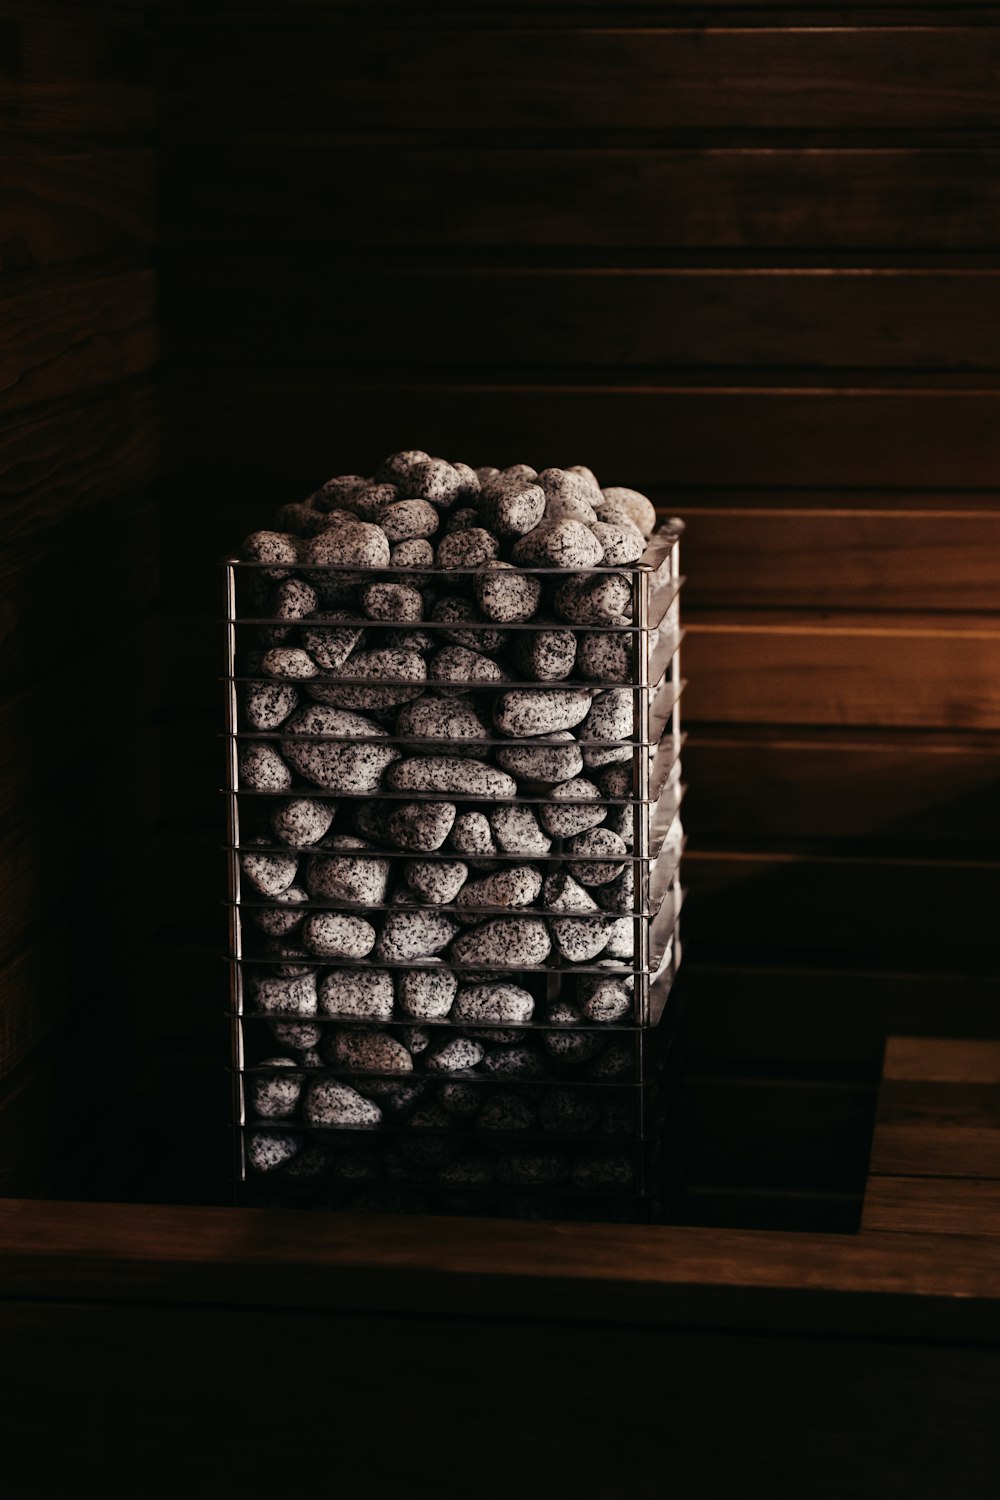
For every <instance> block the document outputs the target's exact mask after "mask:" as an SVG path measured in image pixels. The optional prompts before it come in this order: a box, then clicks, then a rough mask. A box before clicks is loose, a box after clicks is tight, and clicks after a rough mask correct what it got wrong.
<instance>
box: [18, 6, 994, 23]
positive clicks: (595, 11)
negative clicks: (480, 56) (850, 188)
mask: <svg viewBox="0 0 1000 1500" xmlns="http://www.w3.org/2000/svg"><path fill="white" fill-rule="evenodd" d="M30 3H31V0H7V4H8V5H9V6H13V7H14V8H15V10H19V9H23V8H25V7H26V5H28V4H30ZM36 3H39V4H41V3H42V0H36ZM44 3H45V4H46V5H47V6H48V7H49V8H50V9H53V10H55V9H57V8H65V7H71V6H72V4H73V0H44ZM102 3H103V4H104V5H107V6H112V7H113V6H114V0H102ZM127 3H128V0H122V4H123V5H125V4H127ZM133 3H135V0H133ZM147 8H148V11H149V14H150V17H151V19H152V21H153V22H154V23H155V24H156V25H158V26H164V25H170V24H181V25H183V24H186V23H188V22H190V21H197V20H200V19H203V17H204V8H203V7H202V6H200V5H199V4H198V3H197V0H152V3H151V4H149V5H148V7H147ZM212 10H213V14H214V15H216V16H218V15H222V16H225V17H227V18H228V19H230V20H232V21H233V22H239V23H241V24H244V25H248V26H252V25H257V24H262V25H265V26H267V25H271V24H273V22H274V21H275V20H276V19H278V18H280V17H282V16H283V17H285V18H291V17H293V16H294V17H295V18H298V17H302V18H307V19H308V21H309V23H310V24H311V25H319V24H320V23H322V22H323V21H328V22H329V23H330V24H331V25H333V26H343V25H345V24H346V23H347V22H348V21H349V20H351V19H357V20H363V19H364V15H365V12H366V11H373V12H375V13H377V14H380V15H382V14H385V15H387V16H388V17H389V18H391V20H392V21H393V22H394V23H395V22H396V21H398V20H400V19H401V18H404V17H413V19H414V21H415V24H417V25H418V26H425V25H427V24H428V23H430V22H434V21H441V22H442V23H445V24H455V23H456V22H461V23H462V24H463V25H467V24H469V23H470V22H471V21H472V20H477V21H478V20H482V23H483V24H484V25H486V26H489V27H494V26H496V25H498V24H499V25H509V24H511V20H512V18H516V21H517V24H518V25H519V26H527V25H530V24H531V21H532V19H533V18H534V17H541V20H540V22H539V24H540V25H543V26H560V25H567V26H578V25H581V24H584V21H586V22H588V23H592V22H593V18H594V16H595V15H596V16H600V17H601V18H602V24H604V18H607V20H608V21H613V22H614V24H616V25H621V26H628V25H637V26H640V27H642V28H645V27H647V26H648V25H649V24H650V22H651V21H653V22H655V23H658V24H664V23H665V21H666V20H670V21H673V20H674V19H675V18H676V17H685V18H689V19H690V18H693V17H695V16H702V15H705V14H708V15H711V17H712V25H713V26H728V25H730V24H738V25H741V26H743V25H760V24H766V25H768V26H776V25H780V24H786V22H787V24H790V25H808V24H812V25H816V24H819V23H820V22H821V21H825V22H827V23H828V24H829V23H830V20H831V18H830V14H829V13H830V12H831V11H832V12H833V13H834V16H835V17H843V16H847V17H850V19H851V22H852V23H853V24H857V18H858V16H859V15H861V16H865V15H869V16H875V17H878V18H879V21H880V22H881V21H884V20H885V18H887V17H890V16H893V15H898V16H899V17H900V23H901V24H903V25H907V24H909V25H913V24H918V23H933V22H935V21H936V22H938V23H940V24H945V23H949V22H950V23H952V24H954V22H955V20H956V18H957V17H960V18H961V20H962V22H963V24H965V23H967V22H969V21H972V20H974V19H975V18H977V17H978V18H980V19H983V20H986V21H988V20H989V19H990V18H991V16H992V13H993V6H992V4H991V0H960V3H956V4H951V5H949V4H946V3H944V0H571V3H567V0H531V3H530V5H528V4H526V3H524V0H521V3H514V4H510V3H508V4H506V5H504V4H500V3H499V0H466V3H465V4H462V5H460V4H458V3H457V0H436V3H435V4H432V5H429V4H427V0H366V3H365V4H364V5H362V4H361V3H360V0H294V3H292V4H290V3H289V0H215V3H214V5H213V7H212ZM741 12H742V15H741V14H740V13H741ZM729 13H732V15H730V14H729ZM748 16H749V20H748V19H747V17H748ZM734 17H735V21H734V19H733V18H734ZM762 17H765V18H766V20H763V21H762V20H761V18H762ZM806 18H808V19H806Z"/></svg>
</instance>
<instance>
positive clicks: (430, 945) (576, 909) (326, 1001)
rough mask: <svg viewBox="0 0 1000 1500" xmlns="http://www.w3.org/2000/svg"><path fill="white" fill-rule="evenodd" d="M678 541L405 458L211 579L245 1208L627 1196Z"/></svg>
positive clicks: (675, 657)
mask: <svg viewBox="0 0 1000 1500" xmlns="http://www.w3.org/2000/svg"><path fill="white" fill-rule="evenodd" d="M679 532H680V523H678V522H671V523H668V524H667V525H665V526H663V527H661V528H660V530H659V531H657V530H656V515H655V512H654V509H653V506H652V505H651V504H650V502H649V500H648V499H646V497H645V496H643V495H641V494H639V493H637V492H636V491H634V490H629V489H621V488H610V489H602V488H601V487H600V485H599V484H598V481H597V480H596V478H595V477H594V475H593V474H592V472H591V471H590V470H589V469H586V468H584V467H582V466H577V467H574V468H569V469H565V470H560V469H547V470H544V471H543V472H542V473H540V474H539V473H536V471H535V470H534V469H531V468H529V467H528V466H526V465H523V464H518V465H515V466H514V467H513V468H508V469H505V470H502V471H501V470H497V469H490V468H481V469H475V470H474V469H471V468H469V467H468V466H467V465H465V464H461V463H449V462H446V461H444V460H442V459H436V458H431V457H429V456H428V455H427V454H426V453H422V452H407V453H397V454H393V455H392V456H391V457H390V458H388V459H387V460H386V461H385V462H384V463H383V464H382V465H381V466H380V468H379V469H378V470H377V472H376V473H375V475H374V477H373V478H370V479H366V478H361V477H359V476H356V475H347V476H339V477H338V478H335V479H331V480H329V481H328V482H327V483H326V484H325V485H323V486H322V488H321V489H319V490H317V491H316V493H315V494H314V495H312V496H310V497H309V499H308V500H307V501H305V502H303V503H297V504H290V505H285V506H283V507H282V509H281V510H279V512H278V514H277V515H276V516H275V518H274V520H273V523H272V529H268V530H263V531H257V532H254V533H253V534H252V535H251V536H249V537H248V538H247V539H246V541H245V542H244V544H243V547H242V548H241V551H240V556H239V558H238V559H234V560H233V561H231V562H230V563H228V564H227V588H228V600H229V611H228V613H229V624H228V627H227V628H228V632H229V636H228V638H229V646H230V660H229V674H230V691H229V700H230V710H231V711H230V726H229V727H230V747H231V755H230V763H231V783H230V792H229V807H230V835H231V838H230V843H231V898H232V940H233V1002H234V1003H233V1034H234V1063H235V1069H234V1072H235V1078H236V1082H237V1092H236V1100H235V1103H236V1111H237V1140H238V1176H239V1177H240V1179H241V1180H242V1181H244V1182H245V1183H246V1185H247V1190H248V1193H249V1196H250V1197H251V1200H252V1201H255V1202H256V1201H269V1202H274V1201H289V1202H295V1203H315V1204H317V1205H321V1206H330V1207H341V1208H359V1209H389V1210H411V1211H444V1212H455V1213H458V1212H471V1213H478V1214H483V1213H498V1214H517V1215H538V1216H545V1217H552V1216H557V1217H574V1216H580V1217H612V1218H614V1217H618V1218H627V1217H634V1216H636V1215H637V1214H638V1215H640V1216H644V1215H648V1214H649V1213H650V1212H651V1211H654V1205H655V1204H656V1202H657V1200H658V1197H659V1195H660V1193H661V1190H662V1181H663V1153H662V1148H661V1135H662V1122H663V1116H664V1110H665V1105H666V1102H667V1101H666V1097H665V1095H666V1092H667V1091H666V1090H665V1087H664V1070H663V1055H664V1048H663V1046H662V1045H661V1042H662V1039H663V1036H664V1034H665V1032H666V1028H665V1027H664V1028H660V1027H657V1025H656V1022H657V1021H658V1019H659V1016H660V1014H661V1012H662V1010H663V1005H664V1001H665V999H666V996H667V994H668V992H669V989H670V985H671V983H672V979H673V975H674V973H675V971H676V966H677V962H678V960H679V943H678V939H677V935H676V923H677V915H678V911H679V906H680V885H679V874H678V867H679V859H680V852H681V839H682V835H681V828H680V819H679V811H678V809H679V802H680V779H679V772H680V765H679V758H678V755H679V746H680V727H679V709H678V699H679V695H680V690H681V681H680V676H679V651H678V645H679V629H678V615H677V596H678V590H679V586H680V577H679V571H678V537H679Z"/></svg>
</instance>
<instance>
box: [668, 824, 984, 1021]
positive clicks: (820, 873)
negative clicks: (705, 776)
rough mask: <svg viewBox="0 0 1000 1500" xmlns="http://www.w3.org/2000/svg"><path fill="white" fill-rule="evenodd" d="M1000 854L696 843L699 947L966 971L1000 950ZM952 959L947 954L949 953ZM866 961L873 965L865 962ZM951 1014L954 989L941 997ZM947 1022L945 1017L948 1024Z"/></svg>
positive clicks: (691, 864)
mask: <svg viewBox="0 0 1000 1500" xmlns="http://www.w3.org/2000/svg"><path fill="white" fill-rule="evenodd" d="M998 877H1000V863H997V862H990V861H986V860H951V859H934V858H926V859H917V858H912V859H893V858H872V857H867V858H856V857H852V856H851V855H849V854H845V855H841V856H837V855H829V854H825V853H818V854H817V853H814V852H812V851H810V850H808V849H804V850H801V851H800V852H798V853H767V852H761V851H754V852H751V853H732V852H728V851H726V852H723V851H720V852H714V851H711V850H706V849H703V848H691V847H690V846H689V848H688V851H687V856H686V859H685V864H684V879H685V884H687V885H689V886H690V890H691V899H690V901H689V902H688V903H687V904H686V906H685V913H684V915H685V931H686V932H687V935H688V937H689V939H690V940H691V944H692V947H694V945H695V943H697V944H698V946H699V948H702V949H705V950H711V951H713V952H718V953H725V954H733V953H737V954H738V955H739V956H740V958H741V959H743V960H745V959H747V958H748V957H750V956H751V955H752V954H753V953H754V952H757V953H758V954H760V953H761V952H762V951H763V952H765V953H766V952H768V951H770V952H778V951H783V952H785V953H786V954H787V955H788V956H789V958H791V959H793V960H794V958H795V956H798V957H799V959H800V961H801V959H802V957H804V956H805V955H807V954H811V955H814V956H819V955H823V956H824V957H827V958H829V956H830V955H831V954H833V953H837V954H841V955H856V956H860V955H879V956H890V957H893V958H895V959H897V960H902V961H903V963H902V964H901V965H900V966H901V967H903V966H907V967H908V966H913V967H918V965H919V964H920V963H927V962H934V963H935V967H943V968H947V966H948V965H947V960H949V959H950V960H951V961H952V962H953V964H954V965H955V967H956V969H957V970H958V972H961V971H962V970H963V968H964V967H966V966H969V965H970V964H974V963H976V962H977V961H978V962H980V963H982V962H983V961H986V962H990V961H993V960H995V956H996V945H995V943H994V940H993V935H992V925H993V919H992V916H991V913H992V910H993V907H994V904H995V899H996V898H995V891H996V885H997V880H998ZM942 961H943V962H942ZM862 967H863V965H862ZM941 1001H942V1005H941V1009H942V1021H945V1020H946V1014H947V1004H946V996H944V995H942V997H941ZM946 1029H947V1028H946V1027H945V1030H946Z"/></svg>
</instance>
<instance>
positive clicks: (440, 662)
mask: <svg viewBox="0 0 1000 1500" xmlns="http://www.w3.org/2000/svg"><path fill="white" fill-rule="evenodd" d="M429 676H430V680H431V682H433V683H435V684H436V686H437V688H438V691H439V692H446V691H447V690H446V688H445V687H444V686H443V684H445V683H449V684H452V683H453V684H456V685H457V686H458V690H459V691H462V690H463V689H464V688H466V687H467V686H468V685H469V684H470V683H482V682H489V683H495V682H504V681H506V674H505V673H504V671H503V668H502V667H498V666H497V664H496V662H495V661H492V660H491V659H490V657H488V656H484V655H483V654H482V652H480V651H470V650H469V649H468V648H467V647H465V646H443V647H442V648H441V650H440V651H439V652H438V653H437V655H436V656H432V657H431V662H430V668H429Z"/></svg>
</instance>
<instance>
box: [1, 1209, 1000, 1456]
mask: <svg viewBox="0 0 1000 1500" xmlns="http://www.w3.org/2000/svg"><path fill="white" fill-rule="evenodd" d="M0 1250H2V1254H3V1263H4V1272H5V1279H6V1280H5V1284H6V1288H7V1295H8V1298H9V1299H12V1298H15V1297H19V1298H41V1297H46V1296H51V1297H60V1298H64V1299H75V1300H87V1301H91V1302H93V1303H95V1304H104V1305H111V1304H114V1303H116V1302H121V1301H122V1300H125V1301H128V1302H129V1303H133V1304H137V1303H155V1304H160V1305H163V1306H169V1307H174V1308H176V1306H177V1305H178V1304H180V1303H184V1304H187V1305H188V1306H200V1305H208V1306H212V1305H217V1304H218V1303H219V1300H220V1297H224V1300H225V1303H226V1305H227V1306H229V1307H231V1308H234V1309H238V1310H239V1312H240V1317H241V1318H242V1319H243V1322H244V1326H248V1324H247V1317H248V1312H249V1310H250V1309H252V1308H254V1307H258V1308H276V1307H284V1308H289V1309H291V1308H299V1309H302V1310H303V1311H305V1312H308V1313H309V1314H310V1315H312V1314H314V1313H315V1312H317V1311H318V1310H320V1309H326V1310H329V1311H333V1310H335V1309H339V1310H340V1311H343V1312H350V1313H355V1314H356V1313H359V1312H365V1311H374V1312H377V1313H378V1314H380V1315H383V1316H384V1315H389V1314H393V1313H397V1314H398V1313H405V1314H413V1313H416V1314H418V1315H420V1316H426V1315H428V1314H429V1315H432V1316H434V1315H436V1316H440V1315H441V1314H450V1315H458V1316H463V1315H464V1316H472V1315H477V1314H478V1315H480V1316H487V1317H493V1318H498V1319H501V1320H503V1319H505V1318H510V1317H514V1316H516V1317H517V1318H518V1319H521V1320H523V1319H524V1318H526V1317H528V1316H529V1315H541V1316H544V1317H546V1318H557V1319H560V1320H565V1319H572V1318H576V1319H582V1320H583V1321H585V1322H588V1323H593V1324H602V1323H609V1322H610V1323H624V1322H634V1323H636V1324H639V1325H640V1326H641V1327H643V1328H652V1327H664V1326H671V1325H673V1326H678V1327H693V1328H695V1329H698V1330H704V1329H705V1328H709V1327H715V1328H720V1327H721V1328H729V1329H736V1328H741V1329H744V1330H747V1331H749V1330H751V1329H754V1328H756V1329H761V1328H770V1329H779V1328H780V1329H782V1330H786V1331H789V1332H792V1333H794V1334H795V1335H796V1338H795V1340H794V1346H793V1347H794V1349H795V1350H796V1351H799V1350H800V1349H801V1335H802V1334H803V1333H805V1332H806V1331H811V1332H819V1331H823V1332H828V1333H836V1334H837V1335H838V1336H839V1337H841V1338H843V1337H846V1336H850V1335H851V1334H856V1333H862V1334H864V1335H866V1336H867V1337H869V1338H870V1337H880V1336H890V1335H894V1336H897V1337H898V1336H900V1335H902V1336H904V1337H905V1338H907V1339H915V1338H920V1337H923V1338H930V1337H938V1338H947V1337H951V1338H957V1337H964V1338H967V1339H969V1340H971V1341H972V1342H974V1343H983V1342H986V1343H991V1342H995V1340H996V1337H997V1331H998V1326H1000V1325H998V1319H997V1309H996V1307H995V1306H994V1302H995V1300H996V1299H997V1298H998V1297H1000V1277H998V1271H997V1263H996V1247H995V1245H994V1244H993V1243H992V1242H991V1241H989V1240H979V1239H978V1238H975V1237H973V1238H970V1239H969V1240H968V1241H967V1242H965V1243H963V1244H961V1245H956V1246H955V1247H954V1248H953V1249H952V1251H951V1253H950V1254H949V1255H948V1256H942V1255H941V1253H940V1243H939V1241H938V1240H937V1239H936V1237H935V1236H933V1235H914V1236H912V1238H911V1239H910V1240H909V1242H908V1243H906V1244H903V1243H901V1242H900V1240H899V1238H898V1236H896V1235H881V1234H870V1235H865V1236H863V1237H858V1236H853V1235H835V1236H830V1237H822V1238H812V1237H807V1236H803V1235H798V1234H752V1233H746V1232H741V1231H734V1230H725V1229H723V1230H702V1229H697V1228H684V1227H674V1226H669V1227H668V1226H650V1227H643V1226H636V1225H631V1226H628V1225H609V1224H574V1225H573V1226H572V1227H571V1229H569V1230H567V1228H566V1226H564V1225H559V1224H540V1223H531V1224H524V1223H517V1222H515V1221H502V1220H501V1221H488V1222H483V1221H480V1220H475V1219H463V1218H446V1219H434V1218H428V1217H422V1216H416V1217H414V1216H408V1215H381V1214H380V1215H354V1214H314V1213H309V1214H308V1216H305V1215H303V1214H302V1213H297V1212H295V1211H292V1210H280V1211H267V1210H259V1211H257V1212H255V1213H253V1214H250V1215H248V1214H247V1213H246V1212H245V1211H240V1210H236V1209H227V1208H193V1207H184V1206H171V1207H160V1206H155V1205H150V1204H139V1205H134V1204H117V1203H88V1204H79V1203H75V1204H74V1203H55V1202H27V1201H7V1202H4V1203H2V1204H0ZM707 1344H708V1346H709V1347H711V1345H712V1341H711V1340H709V1341H707ZM911 1347H912V1346H911ZM188 1352H189V1353H190V1350H189V1351H188ZM713 1359H714V1356H713ZM50 1373H51V1372H50ZM717 1376H718V1367H717V1365H716V1377H717ZM213 1378H214V1375H213ZM938 1394H939V1395H940V1392H939V1393H938ZM744 1395H745V1392H744ZM661 1398H662V1391H661V1390H660V1389H659V1388H657V1399H658V1401H659V1402H660V1404H661V1405H662V1399H661ZM240 1399H241V1400H242V1401H243V1402H244V1408H243V1409H244V1411H245V1391H242V1390H241V1391H240ZM768 1399H770V1396H768ZM880 1417H881V1414H880ZM285 1458H286V1461H287V1452H286V1453H285Z"/></svg>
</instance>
